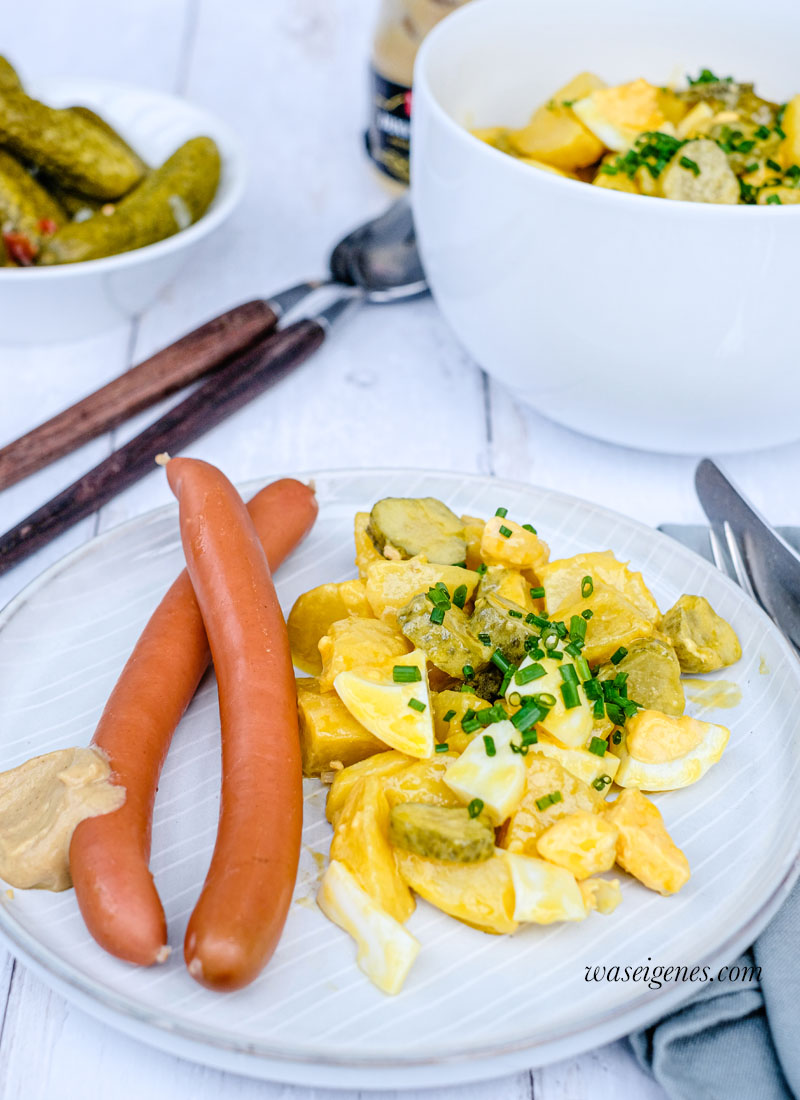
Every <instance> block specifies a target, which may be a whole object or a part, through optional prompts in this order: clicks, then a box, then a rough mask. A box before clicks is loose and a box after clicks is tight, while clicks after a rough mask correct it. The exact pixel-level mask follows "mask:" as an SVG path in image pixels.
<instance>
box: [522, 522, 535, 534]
mask: <svg viewBox="0 0 800 1100" xmlns="http://www.w3.org/2000/svg"><path fill="white" fill-rule="evenodd" d="M522 530H523V531H530V533H531V534H532V535H535V534H536V533H537V532H536V528H535V527H534V526H533V524H532V523H523V525H522Z"/></svg>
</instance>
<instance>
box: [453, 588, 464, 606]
mask: <svg viewBox="0 0 800 1100" xmlns="http://www.w3.org/2000/svg"><path fill="white" fill-rule="evenodd" d="M466 602H467V586H466V585H465V584H460V585H459V586H458V588H457V589H456V590H455V592H454V593H453V603H454V604H455V605H456V607H460V608H461V610H462V611H463V609H464V604H465V603H466Z"/></svg>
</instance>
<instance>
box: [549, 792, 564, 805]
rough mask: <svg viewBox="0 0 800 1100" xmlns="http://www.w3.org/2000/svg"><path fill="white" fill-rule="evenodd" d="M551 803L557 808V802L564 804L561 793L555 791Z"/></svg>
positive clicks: (551, 796)
mask: <svg viewBox="0 0 800 1100" xmlns="http://www.w3.org/2000/svg"><path fill="white" fill-rule="evenodd" d="M550 801H551V803H552V804H553V805H554V806H555V804H556V802H563V797H562V795H561V791H553V793H552V794H551V795H550Z"/></svg>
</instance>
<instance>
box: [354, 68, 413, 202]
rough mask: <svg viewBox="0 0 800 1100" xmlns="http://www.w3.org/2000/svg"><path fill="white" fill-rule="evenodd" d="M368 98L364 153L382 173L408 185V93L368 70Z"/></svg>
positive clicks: (409, 133)
mask: <svg viewBox="0 0 800 1100" xmlns="http://www.w3.org/2000/svg"><path fill="white" fill-rule="evenodd" d="M370 82H371V92H372V94H371V97H370V120H369V129H368V130H367V133H366V135H365V138H366V143H367V152H368V153H369V155H370V157H372V159H373V160H374V162H375V164H377V166H378V168H380V170H381V171H382V172H385V173H386V175H387V176H390V177H391V178H392V179H394V180H399V181H400V182H401V183H408V177H409V163H408V157H409V144H410V140H409V139H410V136H411V89H410V88H409V87H408V86H407V85H404V84H395V83H394V81H392V80H387V79H386V78H385V77H383V76H381V74H380V73H378V72H376V71H375V69H371V70H370Z"/></svg>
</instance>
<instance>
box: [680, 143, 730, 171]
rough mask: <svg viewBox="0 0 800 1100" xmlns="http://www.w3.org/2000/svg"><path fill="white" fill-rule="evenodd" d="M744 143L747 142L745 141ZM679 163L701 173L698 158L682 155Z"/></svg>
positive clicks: (682, 166)
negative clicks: (693, 158)
mask: <svg viewBox="0 0 800 1100" xmlns="http://www.w3.org/2000/svg"><path fill="white" fill-rule="evenodd" d="M743 144H747V143H746V142H745V143H743ZM678 163H679V164H680V166H681V168H688V169H689V171H690V172H691V173H692V175H694V176H699V175H700V165H699V164H698V163H697V161H696V160H692V159H691V157H681V159H680V160H679V161H678Z"/></svg>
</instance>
